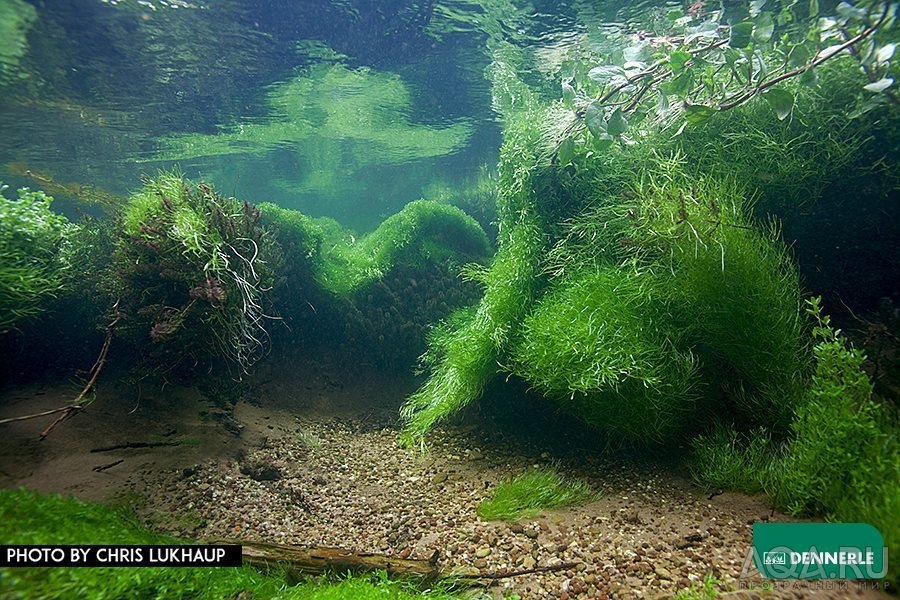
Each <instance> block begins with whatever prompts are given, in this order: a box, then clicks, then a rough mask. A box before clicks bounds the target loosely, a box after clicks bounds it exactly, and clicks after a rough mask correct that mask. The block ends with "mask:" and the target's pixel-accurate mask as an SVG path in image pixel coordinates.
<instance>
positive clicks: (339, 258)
mask: <svg viewBox="0 0 900 600" xmlns="http://www.w3.org/2000/svg"><path fill="white" fill-rule="evenodd" d="M328 241H329V242H331V240H328ZM489 250H490V242H489V241H488V238H487V235H486V234H485V233H484V230H483V229H482V228H481V227H480V226H479V225H478V223H477V222H476V221H475V220H474V219H472V218H471V217H469V216H468V215H466V214H465V213H464V212H462V211H461V210H460V209H458V208H456V207H454V206H448V205H445V204H439V203H437V202H433V201H429V200H417V201H415V202H410V203H409V204H407V205H406V206H404V207H403V209H402V210H401V211H400V212H398V213H397V214H395V215H391V216H390V217H388V218H387V219H385V220H384V221H383V222H382V223H381V225H379V226H378V228H377V229H375V231H373V232H371V233H368V234H366V235H364V236H362V237H361V238H359V239H356V238H354V237H352V236H349V235H346V234H344V235H341V237H340V239H337V240H334V242H333V243H326V244H325V245H324V246H323V251H322V262H321V264H320V265H319V269H318V271H317V274H316V278H317V280H318V281H319V283H320V284H321V285H322V286H323V287H324V288H326V289H328V290H331V291H332V292H334V293H336V294H339V295H346V294H348V293H350V292H352V291H355V290H358V289H359V288H360V287H362V286H364V285H366V284H368V283H371V282H372V281H374V280H378V279H380V278H381V277H382V276H383V275H384V274H385V273H386V272H388V271H389V270H390V269H392V268H395V267H397V266H400V265H407V266H422V265H426V264H441V263H443V262H444V261H446V260H448V259H452V260H456V261H459V263H460V264H462V263H464V262H468V261H473V260H481V259H483V258H484V257H485V256H486V255H487V254H488V252H489Z"/></svg>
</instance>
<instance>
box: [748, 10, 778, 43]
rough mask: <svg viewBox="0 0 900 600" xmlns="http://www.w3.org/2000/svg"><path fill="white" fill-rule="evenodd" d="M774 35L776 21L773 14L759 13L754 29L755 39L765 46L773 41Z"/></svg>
mask: <svg viewBox="0 0 900 600" xmlns="http://www.w3.org/2000/svg"><path fill="white" fill-rule="evenodd" d="M773 33H775V21H774V19H772V14H771V13H767V12H764V13H759V16H758V17H756V25H755V27H754V28H753V39H754V40H755V41H756V42H758V43H760V44H765V43H766V42H768V41H769V40H771V39H772V34H773Z"/></svg>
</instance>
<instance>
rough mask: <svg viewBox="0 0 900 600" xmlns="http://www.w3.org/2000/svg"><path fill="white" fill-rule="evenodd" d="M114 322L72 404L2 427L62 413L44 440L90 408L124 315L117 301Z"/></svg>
mask: <svg viewBox="0 0 900 600" xmlns="http://www.w3.org/2000/svg"><path fill="white" fill-rule="evenodd" d="M112 310H113V316H114V318H113V320H112V321H111V322H110V324H109V325H107V326H106V337H105V338H103V346H102V347H101V348H100V354H99V356H97V360H96V361H95V362H94V366H93V367H91V370H90V371H89V374H90V376H91V378H90V380H89V381H88V382H87V384H85V386H84V387H83V388H82V390H81V393H80V394H78V396H76V398H75V400H73V401H72V403H71V404H69V405H67V406H61V407H59V408H54V409H52V410H45V411H43V412H39V413H34V414H31V415H24V416H21V417H11V418H8V419H0V425H4V424H6V423H15V422H16V421H26V420H28V419H37V418H38V417H46V416H48V415H53V414H56V413H62V414H61V415H60V416H59V417H57V419H56V420H55V421H53V422H52V423H50V425H48V426H47V428H46V429H44V430H43V431H42V432H41V435H40V439H41V440H43V439H44V438H46V437H47V436H48V435H50V432H51V431H53V428H54V427H56V426H57V425H59V424H60V423H62V422H63V421H65V420H66V419H68V418H70V417H72V416H73V415H74V414H75V413H77V412H78V411H80V410H81V409H83V408H84V407H86V406H88V405H89V404H90V403H91V402H93V398H90V397H88V394H90V393H91V392H92V391H93V390H94V385H95V384H96V383H97V378H98V377H99V376H100V371H102V370H103V366H104V365H105V364H106V355H107V354H109V346H110V344H112V337H113V330H114V329H115V328H116V325H118V323H119V321H121V320H122V316H123V315H122V313H120V312H119V301H118V300H116V303H115V304H113V307H112Z"/></svg>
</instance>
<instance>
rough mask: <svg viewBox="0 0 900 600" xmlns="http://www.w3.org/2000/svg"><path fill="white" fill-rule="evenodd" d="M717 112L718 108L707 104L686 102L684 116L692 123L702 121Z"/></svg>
mask: <svg viewBox="0 0 900 600" xmlns="http://www.w3.org/2000/svg"><path fill="white" fill-rule="evenodd" d="M714 114H716V109H715V108H713V107H712V106H706V105H705V104H685V106H684V118H685V119H687V122H688V123H690V124H691V125H696V124H697V123H702V122H703V121H706V120H707V119H709V118H710V117H712V116H713V115H714Z"/></svg>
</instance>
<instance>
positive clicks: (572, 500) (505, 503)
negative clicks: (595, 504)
mask: <svg viewBox="0 0 900 600" xmlns="http://www.w3.org/2000/svg"><path fill="white" fill-rule="evenodd" d="M596 497H597V495H596V493H595V492H594V491H593V490H592V489H591V486H590V485H588V484H587V483H585V482H584V481H582V480H580V479H569V478H567V477H564V476H563V475H562V474H561V473H560V472H559V470H557V469H556V468H553V467H542V468H535V469H532V470H530V471H528V472H527V473H524V474H522V475H519V476H518V477H514V478H512V479H510V480H508V481H505V482H503V483H501V484H499V485H498V486H497V487H496V488H494V490H493V492H491V496H490V497H489V498H488V499H487V500H484V501H483V502H482V503H481V504H479V505H478V508H476V509H475V511H476V512H477V513H478V516H479V517H481V518H482V519H487V520H489V521H494V520H503V521H518V520H520V519H527V518H530V517H534V516H537V515H538V514H540V512H541V511H542V510H547V509H551V508H559V507H563V506H574V505H578V504H585V503H587V502H591V501H592V500H594V499H595V498H596Z"/></svg>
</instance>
